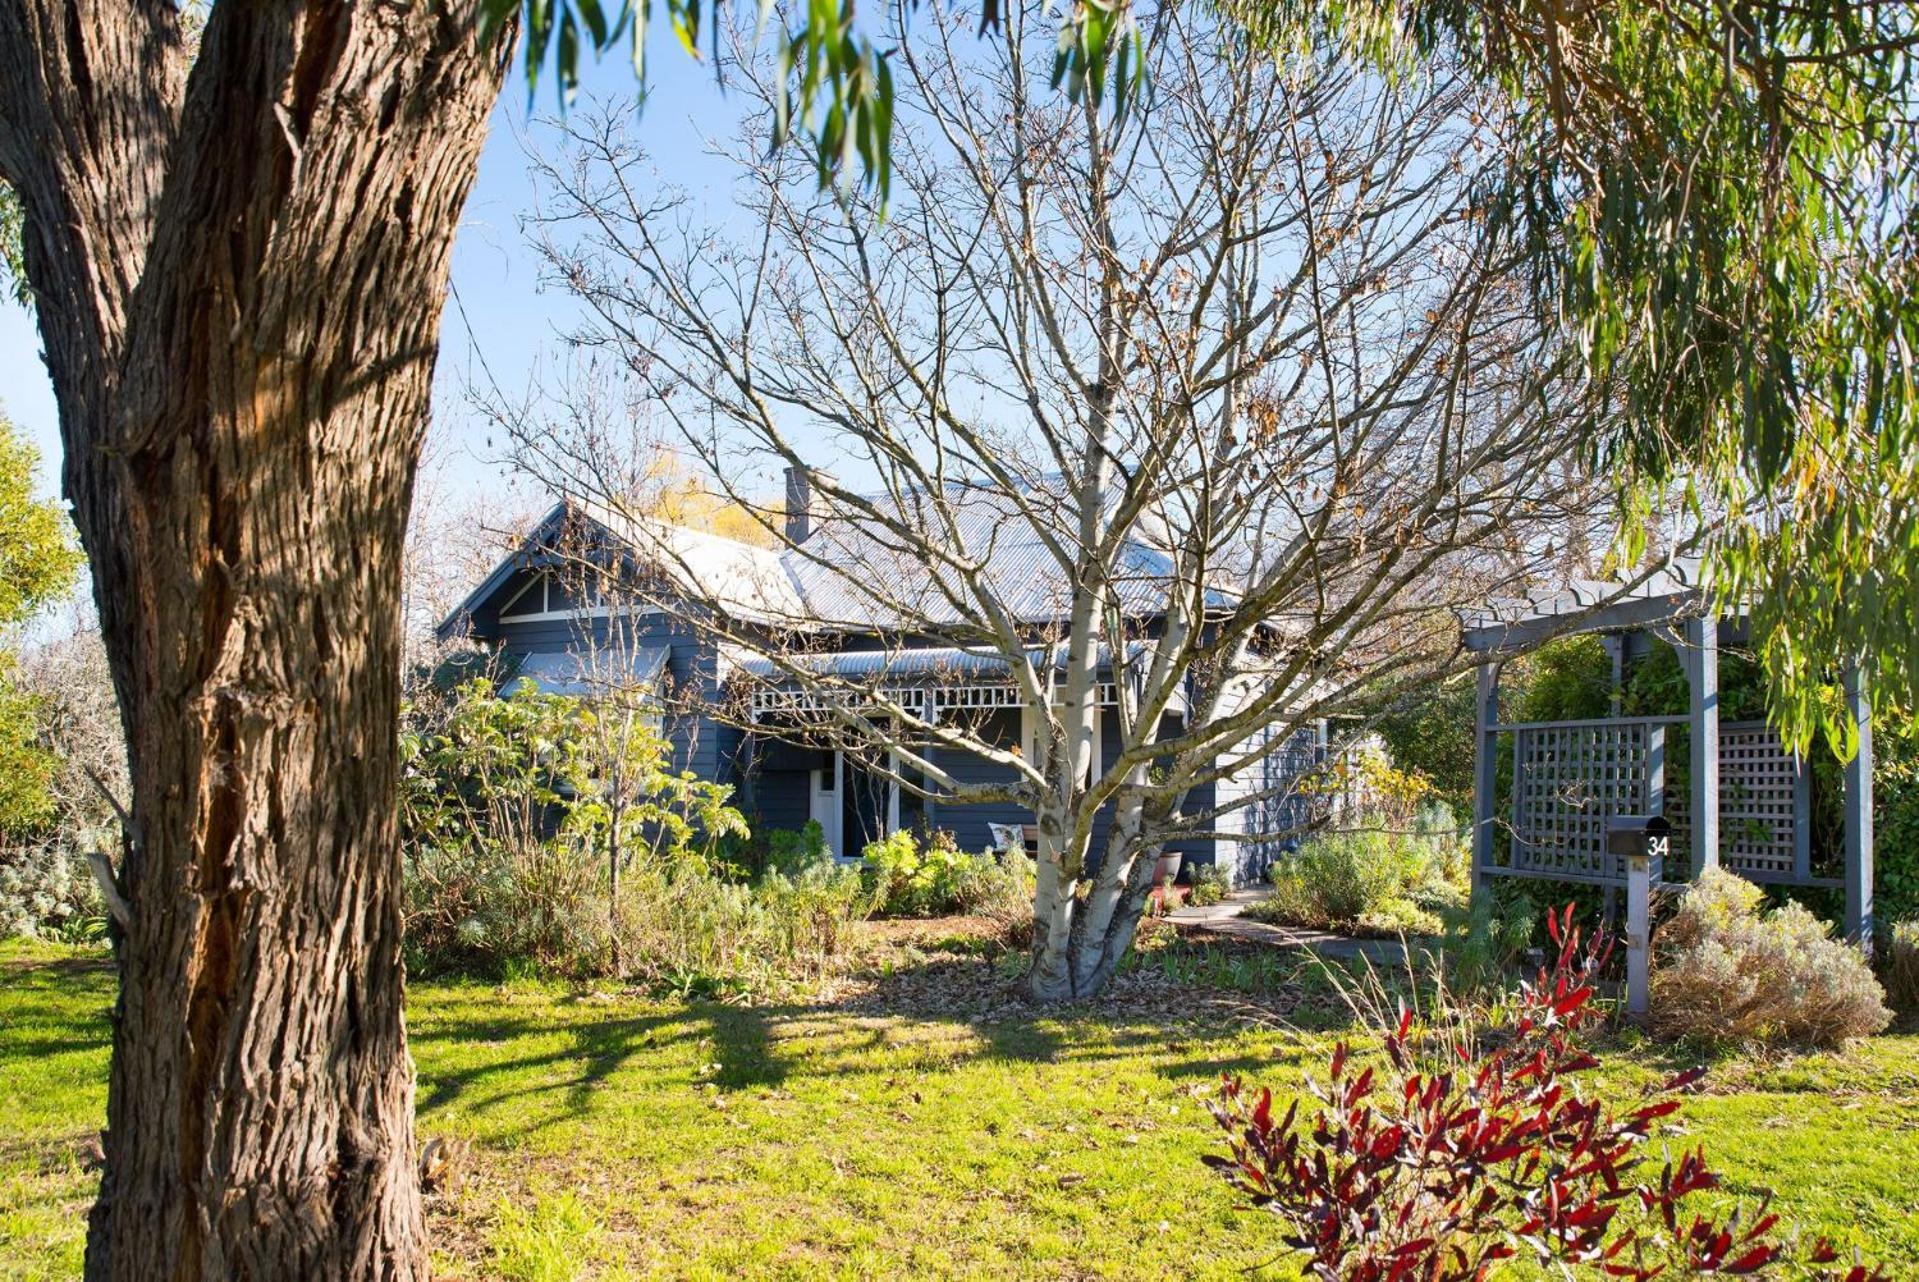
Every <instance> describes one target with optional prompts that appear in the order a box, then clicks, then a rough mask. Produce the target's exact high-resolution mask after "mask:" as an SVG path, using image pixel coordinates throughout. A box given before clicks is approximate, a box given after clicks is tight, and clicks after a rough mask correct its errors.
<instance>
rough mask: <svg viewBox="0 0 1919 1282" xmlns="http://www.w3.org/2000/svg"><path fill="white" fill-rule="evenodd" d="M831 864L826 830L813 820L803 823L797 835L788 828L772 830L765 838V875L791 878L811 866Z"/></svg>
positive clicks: (831, 854) (831, 859)
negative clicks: (771, 873)
mask: <svg viewBox="0 0 1919 1282" xmlns="http://www.w3.org/2000/svg"><path fill="white" fill-rule="evenodd" d="M831 862H833V852H832V851H830V850H828V849H827V848H826V830H825V829H824V828H822V827H821V826H820V821H819V820H817V819H809V820H807V821H806V826H805V827H804V828H802V829H800V830H799V831H798V832H794V831H793V830H792V829H790V828H775V829H774V830H773V831H772V832H770V833H768V834H767V835H766V860H765V870H766V871H767V872H776V873H779V874H780V875H781V876H784V877H792V876H796V875H798V874H799V873H800V872H802V871H804V870H805V869H807V868H811V867H813V866H814V865H815V864H828V863H831Z"/></svg>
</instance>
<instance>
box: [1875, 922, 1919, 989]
mask: <svg viewBox="0 0 1919 1282" xmlns="http://www.w3.org/2000/svg"><path fill="white" fill-rule="evenodd" d="M1879 977H1880V980H1881V982H1882V983H1884V984H1885V986H1886V999H1887V1000H1888V1001H1890V1002H1891V1003H1892V1004H1893V1006H1894V1007H1895V1008H1896V1009H1898V1010H1903V1011H1913V1010H1919V921H1902V922H1898V923H1895V924H1894V925H1893V927H1892V929H1891V930H1889V931H1887V932H1886V946H1885V949H1884V950H1883V952H1882V954H1881V960H1880V963H1879Z"/></svg>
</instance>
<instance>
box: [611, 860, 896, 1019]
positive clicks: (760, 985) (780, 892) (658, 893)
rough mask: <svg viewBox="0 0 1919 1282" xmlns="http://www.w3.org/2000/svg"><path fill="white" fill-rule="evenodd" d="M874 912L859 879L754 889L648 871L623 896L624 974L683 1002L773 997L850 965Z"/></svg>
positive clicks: (786, 881) (661, 868)
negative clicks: (858, 933)
mask: <svg viewBox="0 0 1919 1282" xmlns="http://www.w3.org/2000/svg"><path fill="white" fill-rule="evenodd" d="M872 910H873V895H872V892H871V891H870V890H869V889H868V888H867V887H866V885H865V884H864V882H863V880H862V879H861V877H860V874H859V872H858V871H857V870H855V869H853V868H851V867H844V868H836V867H834V866H832V865H831V864H830V863H828V864H815V865H813V866H812V867H809V868H805V869H803V870H801V871H800V872H799V873H797V874H796V875H795V876H793V877H787V876H785V875H783V874H781V873H777V872H775V873H768V874H766V875H765V876H764V877H762V878H760V879H759V880H758V881H756V882H753V883H751V884H743V883H739V882H731V881H726V880H724V879H722V878H720V877H717V876H714V875H713V874H711V873H710V872H706V871H704V870H701V869H699V868H697V867H691V866H686V865H680V866H673V865H658V864H654V865H647V866H645V867H643V868H640V869H636V870H635V873H634V875H633V876H632V877H631V878H630V879H629V880H628V883H627V884H626V885H625V886H623V887H622V889H621V896H620V906H619V937H620V943H621V957H622V963H623V970H624V971H625V973H626V974H627V975H628V976H629V977H631V978H633V979H636V980H638V981H640V982H641V983H644V984H647V985H650V986H653V987H658V988H664V989H669V990H671V991H674V992H678V993H681V994H684V995H688V996H701V997H728V996H736V995H759V994H767V993H776V992H779V991H782V990H783V989H785V988H787V987H789V986H790V985H792V984H795V983H810V982H816V981H819V980H822V979H825V978H827V977H829V976H831V975H832V974H834V973H836V972H837V971H838V970H839V969H841V968H842V967H843V966H844V965H845V964H846V963H847V961H848V960H849V959H850V957H851V955H852V952H853V948H854V944H855V926H856V924H857V923H858V922H860V921H862V920H864V919H865V918H866V917H867V916H869V915H870V914H871V912H872Z"/></svg>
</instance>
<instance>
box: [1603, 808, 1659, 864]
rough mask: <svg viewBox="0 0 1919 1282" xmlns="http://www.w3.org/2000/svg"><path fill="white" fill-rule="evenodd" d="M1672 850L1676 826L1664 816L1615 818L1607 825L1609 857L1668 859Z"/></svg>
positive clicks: (1624, 816) (1623, 816)
mask: <svg viewBox="0 0 1919 1282" xmlns="http://www.w3.org/2000/svg"><path fill="white" fill-rule="evenodd" d="M1671 848H1672V825H1671V824H1670V823H1667V822H1666V817H1665V816H1664V815H1614V816H1613V817H1612V818H1611V819H1610V820H1608V821H1607V822H1606V853H1607V854H1612V855H1624V856H1626V857H1627V858H1631V857H1632V856H1634V855H1638V856H1641V857H1642V858H1648V859H1664V858H1665V857H1666V854H1667V852H1668V851H1670V850H1671Z"/></svg>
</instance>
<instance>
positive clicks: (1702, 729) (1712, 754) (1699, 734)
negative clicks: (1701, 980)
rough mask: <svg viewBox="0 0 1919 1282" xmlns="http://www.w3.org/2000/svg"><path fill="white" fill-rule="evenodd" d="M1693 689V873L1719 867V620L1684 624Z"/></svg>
mask: <svg viewBox="0 0 1919 1282" xmlns="http://www.w3.org/2000/svg"><path fill="white" fill-rule="evenodd" d="M1686 634H1687V641H1688V642H1689V644H1688V647H1687V650H1688V655H1689V659H1690V662H1689V663H1688V664H1687V672H1688V675H1689V676H1690V677H1691V681H1690V683H1689V684H1690V685H1691V686H1692V875H1693V876H1694V877H1698V876H1699V874H1701V873H1703V872H1704V871H1706V869H1708V868H1717V867H1718V866H1719V618H1718V616H1717V615H1716V614H1714V613H1713V611H1712V610H1711V609H1710V608H1708V609H1707V610H1706V612H1705V613H1704V614H1702V615H1701V616H1700V617H1698V618H1696V619H1691V620H1688V621H1687V623H1686Z"/></svg>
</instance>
